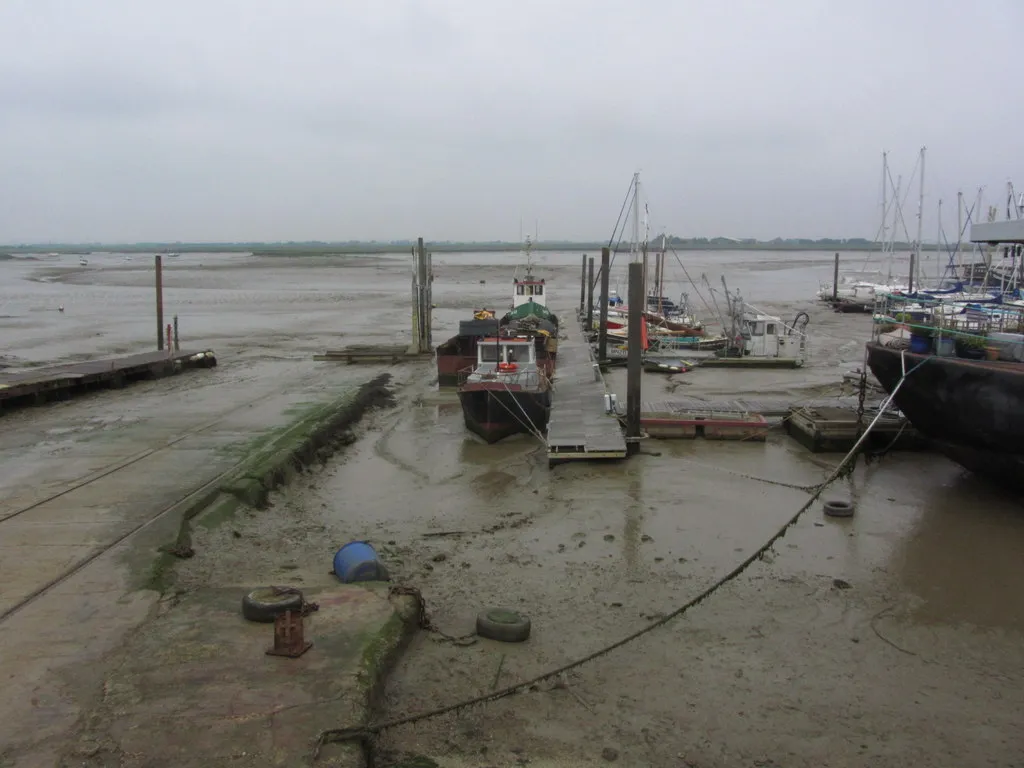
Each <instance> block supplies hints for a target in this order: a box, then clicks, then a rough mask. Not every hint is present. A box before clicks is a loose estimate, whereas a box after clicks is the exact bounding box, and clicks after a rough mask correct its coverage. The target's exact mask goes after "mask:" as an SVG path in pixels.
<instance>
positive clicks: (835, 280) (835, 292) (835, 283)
mask: <svg viewBox="0 0 1024 768" xmlns="http://www.w3.org/2000/svg"><path fill="white" fill-rule="evenodd" d="M832 301H839V251H836V264H835V266H834V267H833V268H832Z"/></svg>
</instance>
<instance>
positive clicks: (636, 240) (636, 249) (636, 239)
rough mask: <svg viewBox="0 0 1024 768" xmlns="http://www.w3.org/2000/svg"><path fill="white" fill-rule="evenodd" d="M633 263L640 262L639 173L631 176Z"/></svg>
mask: <svg viewBox="0 0 1024 768" xmlns="http://www.w3.org/2000/svg"><path fill="white" fill-rule="evenodd" d="M630 250H632V252H633V261H639V260H640V172H639V171H637V172H636V173H634V174H633V245H632V248H631V249H630Z"/></svg>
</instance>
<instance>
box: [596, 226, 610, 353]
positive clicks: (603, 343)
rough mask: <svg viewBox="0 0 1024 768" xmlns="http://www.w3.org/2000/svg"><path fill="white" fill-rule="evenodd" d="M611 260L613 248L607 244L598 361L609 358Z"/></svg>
mask: <svg viewBox="0 0 1024 768" xmlns="http://www.w3.org/2000/svg"><path fill="white" fill-rule="evenodd" d="M610 262H611V250H610V249H609V248H608V247H607V246H606V247H604V248H602V249H601V315H600V317H601V320H600V323H601V325H600V327H599V328H598V329H597V362H598V363H603V362H604V361H605V360H607V359H608V270H609V267H610Z"/></svg>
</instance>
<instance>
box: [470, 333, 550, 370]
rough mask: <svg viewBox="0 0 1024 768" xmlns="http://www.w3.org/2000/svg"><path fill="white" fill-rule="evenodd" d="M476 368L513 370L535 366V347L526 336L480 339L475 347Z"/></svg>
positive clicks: (531, 340)
mask: <svg viewBox="0 0 1024 768" xmlns="http://www.w3.org/2000/svg"><path fill="white" fill-rule="evenodd" d="M476 354H477V358H476V361H477V370H484V371H493V370H497V371H501V372H514V371H517V370H519V369H522V368H533V369H535V368H536V367H537V349H536V345H535V344H534V341H533V339H531V338H529V337H528V336H516V337H511V338H498V337H494V338H484V339H480V342H479V343H478V344H477V348H476Z"/></svg>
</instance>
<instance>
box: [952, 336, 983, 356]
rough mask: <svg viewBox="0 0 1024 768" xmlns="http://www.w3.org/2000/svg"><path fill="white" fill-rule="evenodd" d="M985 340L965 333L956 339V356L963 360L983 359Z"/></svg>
mask: <svg viewBox="0 0 1024 768" xmlns="http://www.w3.org/2000/svg"><path fill="white" fill-rule="evenodd" d="M985 347H986V339H985V337H984V336H975V335H974V334H970V333H965V334H963V335H961V336H958V337H957V339H956V356H957V357H962V358H964V359H965V360H984V359H985Z"/></svg>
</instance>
